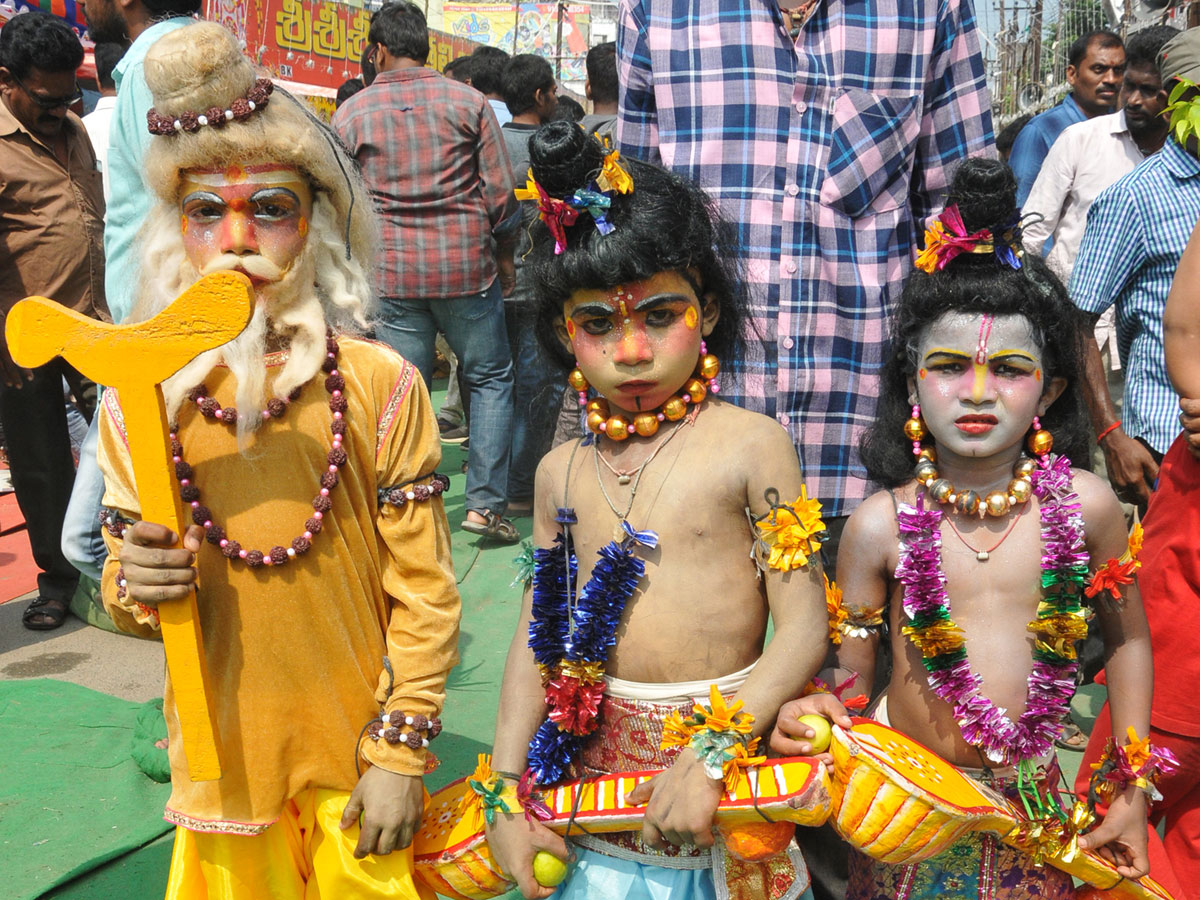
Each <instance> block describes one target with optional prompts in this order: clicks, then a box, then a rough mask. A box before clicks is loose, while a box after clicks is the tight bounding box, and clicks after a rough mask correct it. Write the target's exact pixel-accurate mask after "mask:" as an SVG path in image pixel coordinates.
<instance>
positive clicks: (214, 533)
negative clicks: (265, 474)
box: [171, 333, 348, 569]
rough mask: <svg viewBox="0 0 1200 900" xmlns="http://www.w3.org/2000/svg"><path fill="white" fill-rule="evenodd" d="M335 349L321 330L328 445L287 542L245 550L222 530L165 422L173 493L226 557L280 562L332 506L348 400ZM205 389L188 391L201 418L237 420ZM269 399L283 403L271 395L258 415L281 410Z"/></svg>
mask: <svg viewBox="0 0 1200 900" xmlns="http://www.w3.org/2000/svg"><path fill="white" fill-rule="evenodd" d="M337 355H338V343H337V339H336V338H335V337H334V336H333V334H332V333H330V334H327V335H326V336H325V361H324V362H323V363H322V364H321V369H322V371H324V372H325V373H326V377H325V390H327V391H328V392H329V409H330V411H331V412H332V414H333V421H332V422H331V424H330V426H329V430H330V432H331V433H332V434H333V446H332V448H331V449H330V451H329V454H328V456H327V457H326V460H327V462H328V465H329V468H328V469H327V470H326V471H325V472H324V473H322V475H321V490H320V493H318V494H317V496H316V497H314V498H313V502H312V506H313V514H312V516H311V517H310V518H309V519H308V521H306V522H305V523H304V533H303V534H301V535H300V536H299V537H297V538H295V539H293V540H292V544H291V546H290V547H283V546H279V545H276V546H274V547H272V548H271V549H270V550H269V551H267V552H265V553H264V552H263V551H262V550H246V549H244V548H243V547H242V545H241V544H240V543H239V542H237V541H235V540H233V539H232V538H230V537H228V536H227V535H226V534H225V529H224V528H222V527H221V526H220V525H218V524H216V523H215V522H214V521H213V513H212V510H210V509H209V508H208V507H207V506H203V505H202V504H201V503H200V489H199V488H198V487H197V486H196V485H195V483H194V481H193V479H194V477H195V473H194V471H193V470H192V467H191V466H190V465H188V463H187V462H186V461H185V460H184V458H183V445H182V444H181V443H180V442H179V436H178V434H179V426H178V425H173V426H172V427H171V456H172V460H173V461H174V463H175V477H176V478H177V479H178V480H179V496H180V497H182V498H183V502H184V503H186V504H187V505H189V506H190V507H191V510H192V521H193V522H195V523H196V524H197V525H200V526H202V527H203V528H204V537H205V540H207V541H208V542H209V543H210V544H214V545H216V546H218V547H220V548H221V553H223V554H224V555H225V557H226V558H228V559H229V560H231V561H232V560H235V559H240V560H242V561H243V562H244V563H245V564H246V565H248V566H249V567H250V568H252V569H257V568H258V567H259V566H282V565H285V564H287V563H288V562H290V561H291V560H293V559H295V558H296V557H297V556H300V555H302V554H304V553H307V552H308V550H309V548H310V547H311V546H312V540H313V538H314V537H315V536H316V535H318V534H320V532H321V528H322V519H324V517H325V513H327V512H329V510H330V509H331V508H332V506H333V501H332V500H330V499H329V494H330V492H331V491H332V490H333V489H334V488H335V487H337V484H338V470H339V469H340V468H341V467H342V466H343V465H345V463H346V460H347V458H348V456H347V454H346V449H345V448H344V447H343V446H342V442H343V440H345V435H346V420H345V413H346V409H347V406H348V404H347V403H346V398H345V397H344V396H343V394H342V389H343V388H345V386H346V379H345V378H343V377H342V375H341V373H340V372H338V368H337ZM206 394H207V390H206V389H205V388H204V385H200V386H199V387H197V388H196V389H195V390H193V391H192V392H191V393H190V394H189V396H190V397H191V398H192V399H193V400H194V401H195V402H196V403H197V404H198V405H200V413H201V415H203V416H205V417H206V418H214V419H219V420H220V421H223V422H225V423H226V424H232V423H234V422H236V421H237V411H236V410H233V409H232V408H228V409H225V410H222V409H221V407H220V406H219V405H218V404H217V402H216V401H215V400H213V399H212V398H211V397H207V396H205V395H206ZM296 396H297V394H296V393H293V395H292V398H293V399H294V398H295V397H296ZM202 401H203V402H202ZM206 404H211V405H206ZM273 404H280V405H281V406H282V407H283V409H284V410H286V408H287V407H286V404H284V402H283V401H282V400H279V399H278V398H276V399H273V400H272V401H271V402H270V403H268V404H267V409H266V411H264V413H263V417H264V418H279V416H280V415H282V412H281V411H277V410H278V409H279V407H274V408H273V406H272V405H273ZM206 409H207V410H208V411H207V412H206Z"/></svg>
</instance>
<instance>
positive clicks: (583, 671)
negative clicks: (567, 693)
mask: <svg viewBox="0 0 1200 900" xmlns="http://www.w3.org/2000/svg"><path fill="white" fill-rule="evenodd" d="M560 671H561V672H562V674H563V675H566V676H568V677H570V678H578V679H579V683H580V684H581V685H583V686H585V687H586V686H587V685H590V684H599V683H600V682H601V681H603V680H604V664H603V663H598V662H590V661H589V662H571V661H568V660H565V659H564V660H563V661H562V664H561V667H560Z"/></svg>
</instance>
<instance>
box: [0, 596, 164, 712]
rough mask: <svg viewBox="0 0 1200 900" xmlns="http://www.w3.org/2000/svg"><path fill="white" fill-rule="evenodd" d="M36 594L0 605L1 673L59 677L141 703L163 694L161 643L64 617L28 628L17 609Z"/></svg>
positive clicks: (1, 676)
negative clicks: (56, 624) (53, 626)
mask: <svg viewBox="0 0 1200 900" xmlns="http://www.w3.org/2000/svg"><path fill="white" fill-rule="evenodd" d="M34 596H36V595H35V594H30V595H28V596H27V597H23V598H19V599H17V600H11V601H9V602H8V603H5V604H3V605H0V678H2V679H8V678H58V679H60V680H63V681H71V682H74V683H75V684H81V685H83V686H84V687H90V688H92V689H93V690H97V691H102V692H103V693H105V694H112V695H113V696H114V697H121V698H122V699H124V700H133V701H135V702H138V703H142V702H144V701H146V700H150V699H151V698H153V697H160V696H162V690H163V672H164V666H165V660H164V658H163V648H162V644H161V643H159V642H157V641H143V640H139V639H138V638H133V637H129V636H128V635H123V634H113V633H111V632H108V631H103V630H101V629H99V628H93V627H92V626H90V625H87V624H86V623H84V622H83V621H81V620H80V619H77V618H75V617H74V616H69V617H68V618H67V621H66V623H65V624H64V625H63V627H62V628H59V629H57V630H55V631H30V630H29V629H27V628H25V627H24V626H22V625H21V613H23V612H24V611H25V607H26V606H28V605H29V600H31V599H32V598H33V597H34Z"/></svg>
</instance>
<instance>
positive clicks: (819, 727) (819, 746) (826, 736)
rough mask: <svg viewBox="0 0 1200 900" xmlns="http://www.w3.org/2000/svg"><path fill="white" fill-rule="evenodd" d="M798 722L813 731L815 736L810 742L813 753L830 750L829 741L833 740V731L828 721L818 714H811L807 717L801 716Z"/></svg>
mask: <svg viewBox="0 0 1200 900" xmlns="http://www.w3.org/2000/svg"><path fill="white" fill-rule="evenodd" d="M797 721H799V722H800V724H802V725H807V726H808V727H809V728H811V729H812V730H813V733H814V736H813V737H812V738H809V741H808V743H809V746H810V747H812V751H811V752H813V753H824V752H825V751H826V750H828V749H829V741H830V740H831V739H832V738H833V729H832V728H830V726H829V720H828V719H826V718H825V717H824V716H818V715H817V714H816V713H809V714H808V715H807V716H800V717H799V719H798V720H797Z"/></svg>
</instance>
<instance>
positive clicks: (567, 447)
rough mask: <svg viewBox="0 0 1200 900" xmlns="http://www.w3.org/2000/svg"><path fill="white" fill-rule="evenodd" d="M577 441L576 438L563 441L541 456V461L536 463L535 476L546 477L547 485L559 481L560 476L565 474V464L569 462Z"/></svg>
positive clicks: (560, 479)
mask: <svg viewBox="0 0 1200 900" xmlns="http://www.w3.org/2000/svg"><path fill="white" fill-rule="evenodd" d="M578 443H579V441H578V440H570V441H564V442H563V443H561V444H559V445H558V446H557V447H555V448H554V449H552V450H551V451H550V452H549V453H547V454H546V455H545V456H543V457H542V461H541V462H540V463H538V467H537V478H538V479H539V480H543V479H548V481H547V482H546V483H547V485H549V484H554V483H556V482H557V483H561V481H562V476H563V475H564V474H566V471H567V466H568V465H569V464H570V460H571V452H572V451H573V450H574V449H575V445H576V444H578Z"/></svg>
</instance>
